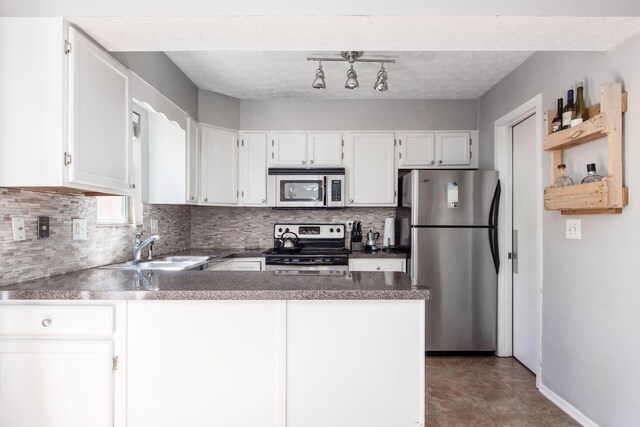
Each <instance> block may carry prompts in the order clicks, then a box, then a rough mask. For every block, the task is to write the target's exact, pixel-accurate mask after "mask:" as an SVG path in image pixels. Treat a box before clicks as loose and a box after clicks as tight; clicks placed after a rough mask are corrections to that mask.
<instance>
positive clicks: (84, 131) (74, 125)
mask: <svg viewBox="0 0 640 427" xmlns="http://www.w3.org/2000/svg"><path fill="white" fill-rule="evenodd" d="M69 41H70V43H71V52H70V53H69V117H68V120H69V137H68V145H69V146H68V150H69V151H68V152H69V153H70V154H71V158H70V159H69V158H67V161H70V162H71V163H70V164H69V168H68V170H69V178H68V179H69V183H72V184H78V185H81V186H94V187H101V188H104V189H105V190H106V191H109V190H110V191H109V192H112V193H117V194H129V193H130V188H129V184H130V182H129V159H130V156H131V155H130V150H131V146H130V141H131V97H130V92H129V70H127V69H126V68H125V67H124V66H123V65H122V64H120V63H119V62H118V61H116V60H115V59H113V58H112V57H111V56H110V55H109V54H107V53H106V52H105V51H104V50H102V48H100V47H99V46H98V45H96V44H95V43H93V42H92V41H91V40H89V39H88V38H86V37H84V36H83V35H82V34H80V33H78V32H76V31H75V30H74V29H73V28H69Z"/></svg>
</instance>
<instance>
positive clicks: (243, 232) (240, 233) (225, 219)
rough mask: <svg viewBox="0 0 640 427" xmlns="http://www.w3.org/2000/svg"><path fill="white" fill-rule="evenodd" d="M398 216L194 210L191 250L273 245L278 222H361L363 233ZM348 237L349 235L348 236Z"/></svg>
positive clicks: (390, 211) (367, 211) (369, 211)
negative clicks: (275, 226) (386, 219)
mask: <svg viewBox="0 0 640 427" xmlns="http://www.w3.org/2000/svg"><path fill="white" fill-rule="evenodd" d="M394 216H395V208H344V209H335V210H334V209H326V210H306V209H291V210H289V209H287V210H274V209H271V208H249V207H208V206H194V207H192V208H191V247H192V248H244V247H260V248H269V247H271V246H273V224H275V223H276V222H293V223H297V222H301V223H305V222H318V223H329V222H341V223H344V222H345V221H347V220H356V219H357V220H360V221H362V230H363V231H364V232H365V233H366V232H367V231H369V229H373V230H374V231H378V232H380V235H382V233H383V230H384V219H385V218H389V217H394ZM347 236H348V234H347Z"/></svg>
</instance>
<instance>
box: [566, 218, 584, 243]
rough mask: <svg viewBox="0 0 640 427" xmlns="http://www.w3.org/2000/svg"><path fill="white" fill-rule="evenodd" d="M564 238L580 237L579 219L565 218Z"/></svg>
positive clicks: (577, 238) (573, 238)
mask: <svg viewBox="0 0 640 427" xmlns="http://www.w3.org/2000/svg"><path fill="white" fill-rule="evenodd" d="M566 238H567V239H570V240H580V239H581V238H582V230H581V220H579V219H568V220H567V230H566Z"/></svg>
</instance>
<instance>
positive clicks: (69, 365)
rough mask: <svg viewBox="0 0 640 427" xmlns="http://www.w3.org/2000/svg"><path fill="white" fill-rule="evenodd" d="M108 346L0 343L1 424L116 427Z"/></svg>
mask: <svg viewBox="0 0 640 427" xmlns="http://www.w3.org/2000/svg"><path fill="white" fill-rule="evenodd" d="M112 357H113V350H112V343H111V342H110V341H73V342H65V341H35V340H34V341H9V340H6V341H0V425H2V426H20V427H58V426H65V427H87V426H91V427H100V426H104V427H107V426H113V406H112V405H113V403H112V400H113V370H112Z"/></svg>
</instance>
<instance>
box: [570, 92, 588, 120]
mask: <svg viewBox="0 0 640 427" xmlns="http://www.w3.org/2000/svg"><path fill="white" fill-rule="evenodd" d="M571 116H572V119H571V127H574V126H578V125H579V124H580V123H582V122H584V121H585V120H587V118H588V117H587V104H585V102H584V87H583V85H582V82H578V93H577V94H576V102H575V104H573V113H572V114H571Z"/></svg>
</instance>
